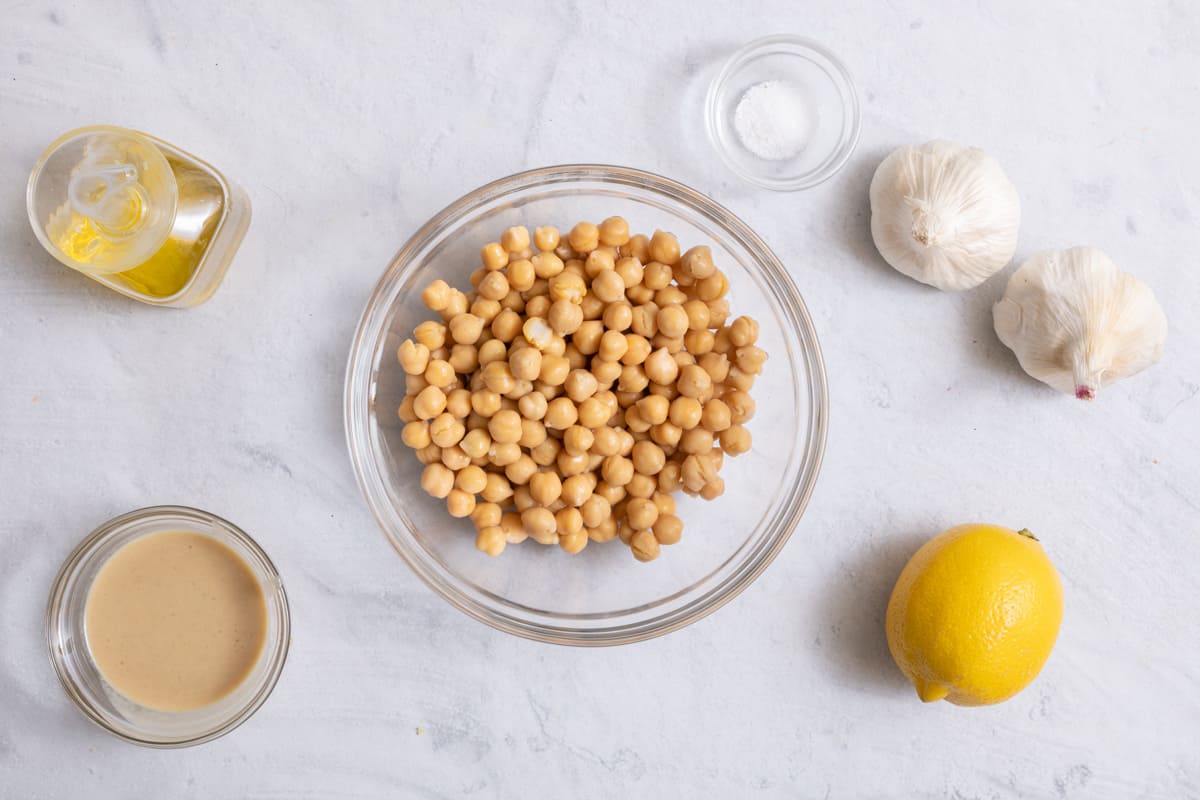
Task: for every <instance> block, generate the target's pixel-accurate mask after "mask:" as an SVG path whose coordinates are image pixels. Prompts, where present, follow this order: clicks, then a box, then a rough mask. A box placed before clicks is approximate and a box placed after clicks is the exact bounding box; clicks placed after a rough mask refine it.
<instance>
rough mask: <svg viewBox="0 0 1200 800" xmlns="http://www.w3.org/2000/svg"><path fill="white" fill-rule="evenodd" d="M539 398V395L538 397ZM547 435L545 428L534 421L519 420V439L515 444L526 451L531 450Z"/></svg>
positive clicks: (544, 439)
mask: <svg viewBox="0 0 1200 800" xmlns="http://www.w3.org/2000/svg"><path fill="white" fill-rule="evenodd" d="M538 396H539V397H540V396H541V395H538ZM548 435H549V434H548V433H547V432H546V426H545V425H543V424H542V423H541V422H540V421H538V420H536V419H522V420H521V438H520V439H518V440H517V444H519V445H521V447H524V448H525V449H526V450H532V449H533V448H535V447H537V446H538V445H539V444H541V443H542V442H544V441H546V437H547V436H548Z"/></svg>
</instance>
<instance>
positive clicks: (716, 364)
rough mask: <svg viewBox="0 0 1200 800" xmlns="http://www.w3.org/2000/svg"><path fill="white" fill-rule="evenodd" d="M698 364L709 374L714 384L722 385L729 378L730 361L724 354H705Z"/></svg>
mask: <svg viewBox="0 0 1200 800" xmlns="http://www.w3.org/2000/svg"><path fill="white" fill-rule="evenodd" d="M696 364H697V365H699V367H700V368H701V369H703V370H704V371H705V372H707V373H708V377H709V378H711V379H712V382H713V383H722V382H723V381H724V380H725V379H726V378H727V377H728V376H729V359H728V358H726V356H725V354H724V353H705V354H704V355H702V356H700V357H699V358H697V359H696Z"/></svg>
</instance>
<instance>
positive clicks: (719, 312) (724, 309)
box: [708, 300, 729, 328]
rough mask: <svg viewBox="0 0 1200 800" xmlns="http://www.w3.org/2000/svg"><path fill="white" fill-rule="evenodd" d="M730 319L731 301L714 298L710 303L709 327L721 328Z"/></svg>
mask: <svg viewBox="0 0 1200 800" xmlns="http://www.w3.org/2000/svg"><path fill="white" fill-rule="evenodd" d="M728 319H729V301H728V300H713V301H712V302H711V303H709V304H708V327H710V328H719V327H721V326H722V325H724V324H725V321H726V320H728Z"/></svg>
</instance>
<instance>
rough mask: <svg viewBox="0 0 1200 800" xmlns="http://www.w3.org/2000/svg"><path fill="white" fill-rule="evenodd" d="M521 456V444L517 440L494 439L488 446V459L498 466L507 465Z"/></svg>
mask: <svg viewBox="0 0 1200 800" xmlns="http://www.w3.org/2000/svg"><path fill="white" fill-rule="evenodd" d="M520 457H521V445H519V444H517V443H516V442H497V441H495V440H493V441H492V446H491V447H489V448H488V461H490V462H491V463H492V464H494V465H495V466H497V467H507V466H508V465H509V464H511V463H513V462H514V461H516V460H517V459H518V458H520Z"/></svg>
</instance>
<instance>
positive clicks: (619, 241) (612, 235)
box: [598, 217, 629, 247]
mask: <svg viewBox="0 0 1200 800" xmlns="http://www.w3.org/2000/svg"><path fill="white" fill-rule="evenodd" d="M598 233H599V236H600V243H601V244H603V245H607V246H608V247H620V246H621V245H623V244H626V243H627V242H628V241H629V223H628V222H626V221H625V219H624V218H623V217H609V218H608V219H606V220H604V221H603V222H601V223H600V228H599V232H598Z"/></svg>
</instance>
